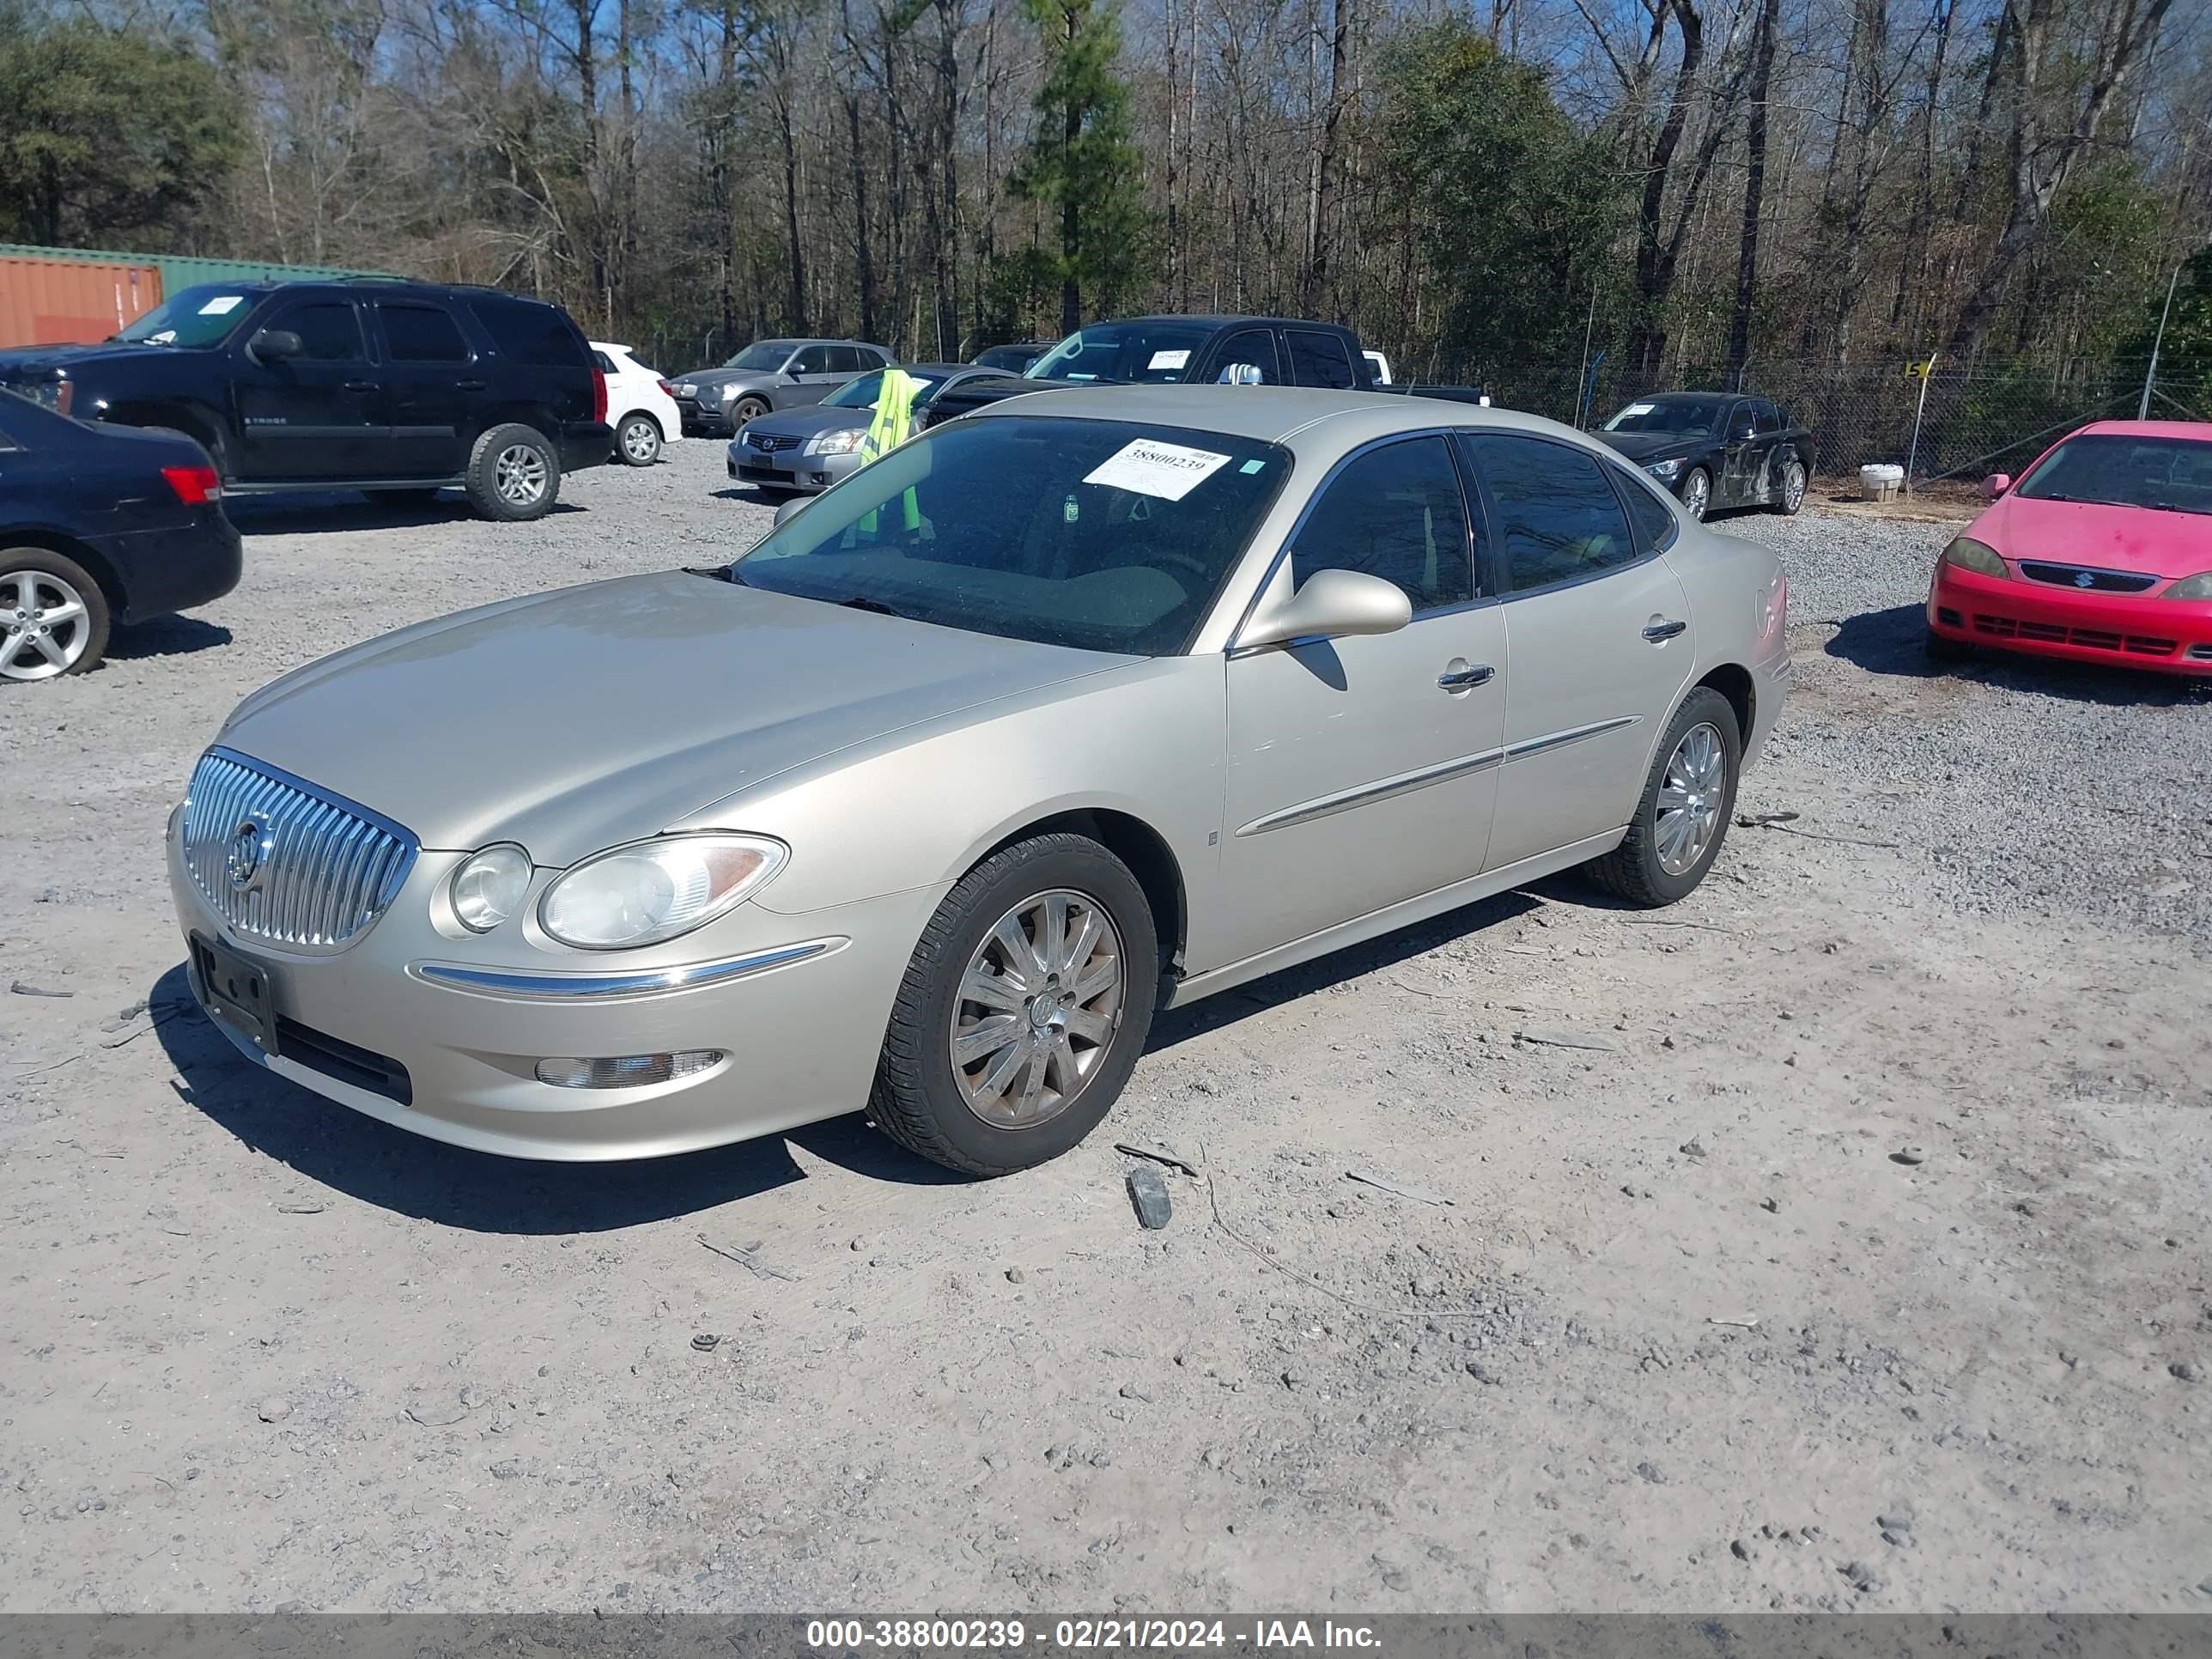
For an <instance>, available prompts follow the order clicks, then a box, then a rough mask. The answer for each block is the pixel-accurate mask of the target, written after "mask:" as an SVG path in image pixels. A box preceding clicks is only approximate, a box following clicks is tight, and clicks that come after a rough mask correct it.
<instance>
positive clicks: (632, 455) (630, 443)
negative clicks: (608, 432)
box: [615, 412, 660, 466]
mask: <svg viewBox="0 0 2212 1659" xmlns="http://www.w3.org/2000/svg"><path fill="white" fill-rule="evenodd" d="M615 447H616V449H617V451H618V452H620V453H621V455H622V458H623V460H625V461H627V462H628V463H629V465H632V466H651V465H653V463H654V462H655V461H657V460H659V459H660V422H658V421H656V420H654V419H653V416H650V415H647V414H645V413H643V412H640V413H637V414H635V415H629V416H624V417H623V423H622V427H621V429H620V430H618V431H617V433H616V434H615Z"/></svg>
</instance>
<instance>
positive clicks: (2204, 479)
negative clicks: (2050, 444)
mask: <svg viewBox="0 0 2212 1659" xmlns="http://www.w3.org/2000/svg"><path fill="white" fill-rule="evenodd" d="M2013 493H2014V494H2015V495H2025V496H2026V497H2027V499H2028V500H2030V501H2093V502H2098V503H2100V504H2102V505H2105V506H2108V507H2156V508H2158V509H2160V510H2161V511H2164V512H2167V513H2212V441H2204V440H2202V439H2192V438H2137V437H2131V436H2129V435H2126V434H2124V433H2117V432H2115V433H2093V434H2090V435H2087V436H2085V437H2080V438H2069V439H2067V440H2066V441H2065V442H2063V443H2062V444H2060V445H2059V446H2058V447H2057V448H2056V449H2054V450H2052V451H2051V453H2049V454H2048V455H2046V456H2045V457H2044V458H2043V460H2042V461H2041V463H2040V464H2039V465H2037V467H2036V468H2035V470H2034V471H2032V472H2030V473H2029V474H2028V475H2027V477H2025V478H2023V479H2021V481H2020V487H2019V489H2016V490H2015V491H2014V492H2013Z"/></svg>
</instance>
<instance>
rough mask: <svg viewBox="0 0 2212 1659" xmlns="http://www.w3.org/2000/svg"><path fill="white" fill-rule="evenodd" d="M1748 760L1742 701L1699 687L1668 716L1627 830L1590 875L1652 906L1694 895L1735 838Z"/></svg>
mask: <svg viewBox="0 0 2212 1659" xmlns="http://www.w3.org/2000/svg"><path fill="white" fill-rule="evenodd" d="M1742 760H1743V733H1742V732H1741V730H1740V729H1739V728H1738V726H1737V725H1736V719H1735V708H1733V707H1731V706H1730V704H1729V700H1728V699H1727V698H1726V697H1723V696H1721V694H1720V693H1719V692H1717V691H1716V690H1713V689H1712V688H1711V686H1708V685H1701V686H1699V687H1698V688H1696V689H1695V690H1692V692H1691V693H1690V695H1689V696H1686V697H1685V698H1683V699H1682V706H1681V707H1680V708H1678V709H1676V710H1675V711H1674V719H1673V720H1670V721H1668V725H1667V732H1666V735H1665V736H1664V737H1663V738H1661V739H1660V741H1659V749H1658V753H1657V755H1656V757H1655V758H1654V759H1653V761H1652V763H1651V772H1650V775H1649V776H1648V777H1647V778H1645V780H1644V793H1643V794H1642V796H1641V797H1639V798H1638V800H1637V803H1636V817H1635V818H1634V819H1633V820H1632V822H1631V823H1630V824H1629V826H1628V834H1627V835H1626V836H1624V837H1623V838H1622V840H1621V843H1620V846H1618V847H1616V848H1613V851H1612V852H1610V853H1607V854H1605V855H1604V856H1603V857H1601V858H1597V859H1594V860H1591V861H1590V863H1589V865H1588V866H1585V867H1586V868H1587V869H1588V870H1589V873H1590V875H1591V876H1592V877H1593V878H1595V880H1596V881H1597V882H1598V884H1599V885H1601V886H1602V887H1604V888H1606V889H1607V890H1610V891H1611V892H1613V893H1615V894H1617V895H1619V896H1620V897H1622V898H1625V899H1626V900H1627V901H1628V902H1630V903H1631V904H1633V905H1637V906H1639V907H1641V908H1645V909H1656V908H1659V907H1660V906H1661V905H1666V904H1673V903H1674V902H1676V901H1678V900H1680V899H1685V898H1687V897H1688V896H1690V895H1691V894H1692V892H1694V891H1695V890H1697V886H1698V884H1699V882H1701V881H1703V880H1704V879H1705V872H1706V871H1708V870H1710V869H1711V868H1712V867H1713V860H1715V859H1717V858H1718V857H1719V856H1720V851H1721V843H1722V842H1724V841H1726V840H1727V839H1728V827H1729V821H1730V817H1731V815H1732V814H1733V813H1734V812H1735V784H1736V774H1737V771H1738V769H1740V767H1741V763H1742Z"/></svg>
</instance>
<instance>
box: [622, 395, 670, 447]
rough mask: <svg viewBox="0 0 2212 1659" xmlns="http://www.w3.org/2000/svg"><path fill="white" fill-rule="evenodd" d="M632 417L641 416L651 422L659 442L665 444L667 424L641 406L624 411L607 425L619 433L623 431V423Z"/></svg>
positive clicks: (651, 411)
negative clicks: (658, 435) (657, 434)
mask: <svg viewBox="0 0 2212 1659" xmlns="http://www.w3.org/2000/svg"><path fill="white" fill-rule="evenodd" d="M633 415H642V416H645V418H646V419H647V420H648V421H651V422H653V429H654V430H655V431H657V432H659V434H660V441H661V442H663V443H666V442H667V441H668V422H665V421H664V420H662V419H661V418H660V416H659V415H658V414H656V413H655V412H654V411H653V410H650V409H647V407H646V406H645V405H644V404H638V405H637V406H636V407H635V409H625V410H623V412H622V413H621V414H619V415H617V416H615V417H614V419H613V420H611V421H610V422H608V423H607V424H608V425H610V426H611V427H613V428H614V429H615V430H616V431H617V432H620V431H621V430H622V429H623V423H624V422H627V421H628V420H629V418H630V416H633Z"/></svg>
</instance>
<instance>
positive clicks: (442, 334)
mask: <svg viewBox="0 0 2212 1659" xmlns="http://www.w3.org/2000/svg"><path fill="white" fill-rule="evenodd" d="M377 313H378V314H379V315H380V316H381V317H382V318H383V319H384V343H386V345H388V346H390V347H391V348H392V362H395V363H465V362H468V360H469V343H468V342H467V341H466V340H465V339H463V338H462V337H461V328H460V325H459V323H456V322H455V321H454V320H453V319H452V318H451V317H448V316H447V314H446V313H444V312H442V311H441V310H439V309H438V308H437V307H435V306H396V305H382V306H379V307H377Z"/></svg>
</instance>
